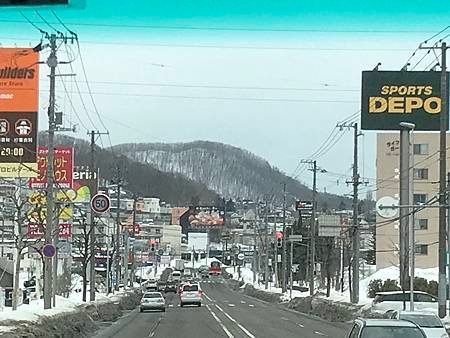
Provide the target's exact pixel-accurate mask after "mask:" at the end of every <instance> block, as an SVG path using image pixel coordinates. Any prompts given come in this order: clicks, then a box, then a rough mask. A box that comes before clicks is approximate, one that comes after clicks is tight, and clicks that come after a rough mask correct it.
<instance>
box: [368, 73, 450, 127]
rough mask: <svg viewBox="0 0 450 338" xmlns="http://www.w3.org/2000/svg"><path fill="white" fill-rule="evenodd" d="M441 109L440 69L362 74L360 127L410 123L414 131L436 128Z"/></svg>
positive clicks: (395, 125) (394, 125) (397, 125)
mask: <svg viewBox="0 0 450 338" xmlns="http://www.w3.org/2000/svg"><path fill="white" fill-rule="evenodd" d="M447 82H448V75H447ZM447 88H448V85H447ZM441 110H442V104H441V73H440V72H410V71H365V72H363V73H362V99H361V129H365V130H398V129H400V126H399V124H400V122H410V123H414V124H415V125H416V127H415V129H416V130H427V131H433V130H439V129H440V115H441ZM447 114H448V112H447ZM447 129H448V119H447Z"/></svg>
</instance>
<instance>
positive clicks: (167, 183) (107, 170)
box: [39, 134, 218, 205]
mask: <svg viewBox="0 0 450 338" xmlns="http://www.w3.org/2000/svg"><path fill="white" fill-rule="evenodd" d="M39 142H40V143H41V144H42V145H45V144H46V143H47V135H46V134H42V135H40V138H39ZM55 144H59V145H66V146H73V147H74V149H75V165H79V166H81V165H84V166H89V163H90V158H91V154H90V144H89V143H88V142H86V141H84V140H81V139H77V138H73V137H68V136H61V135H58V136H57V138H56V141H55ZM95 161H96V164H97V166H98V168H99V170H100V177H101V178H102V179H106V180H107V181H110V180H112V179H114V178H115V176H116V168H117V166H119V167H120V168H121V172H122V175H123V179H124V181H125V185H124V187H125V189H127V190H130V191H131V192H133V193H136V194H139V195H141V196H148V197H159V198H161V200H163V201H165V202H168V203H170V204H172V205H189V204H190V201H191V200H192V199H197V200H200V201H201V202H203V203H211V202H213V201H216V200H217V198H218V195H217V194H216V193H215V192H214V191H212V190H210V189H208V188H207V187H206V186H205V185H204V184H202V183H199V182H194V181H192V180H190V179H188V178H186V177H184V176H182V175H179V174H174V173H166V172H162V171H160V170H158V169H155V168H154V167H152V166H149V165H147V164H143V163H138V162H136V161H133V160H132V159H130V158H127V157H125V156H124V155H120V154H114V153H113V152H111V151H108V150H105V149H102V148H100V147H95Z"/></svg>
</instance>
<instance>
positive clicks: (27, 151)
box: [0, 48, 39, 177]
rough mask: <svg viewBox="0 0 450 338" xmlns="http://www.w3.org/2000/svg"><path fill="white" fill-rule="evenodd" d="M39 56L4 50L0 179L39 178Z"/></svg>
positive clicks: (1, 54)
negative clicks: (37, 152) (37, 148)
mask: <svg viewBox="0 0 450 338" xmlns="http://www.w3.org/2000/svg"><path fill="white" fill-rule="evenodd" d="M38 65H39V53H36V52H34V51H33V49H32V48H0V177H35V176H36V175H37V171H36V169H37V166H36V146H37V140H36V138H37V121H38V119H37V114H38V113H37V112H38V107H39V105H38V100H39V68H38Z"/></svg>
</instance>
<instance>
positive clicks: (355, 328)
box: [348, 324, 359, 338]
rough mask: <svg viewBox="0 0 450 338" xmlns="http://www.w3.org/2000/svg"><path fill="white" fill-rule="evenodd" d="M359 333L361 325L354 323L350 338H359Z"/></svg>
mask: <svg viewBox="0 0 450 338" xmlns="http://www.w3.org/2000/svg"><path fill="white" fill-rule="evenodd" d="M358 334H359V325H358V324H355V325H353V328H352V331H351V332H350V334H349V336H348V337H349V338H358Z"/></svg>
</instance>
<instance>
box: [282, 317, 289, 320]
mask: <svg viewBox="0 0 450 338" xmlns="http://www.w3.org/2000/svg"><path fill="white" fill-rule="evenodd" d="M280 319H281V320H285V321H289V319H287V318H286V317H281V318H280Z"/></svg>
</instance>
